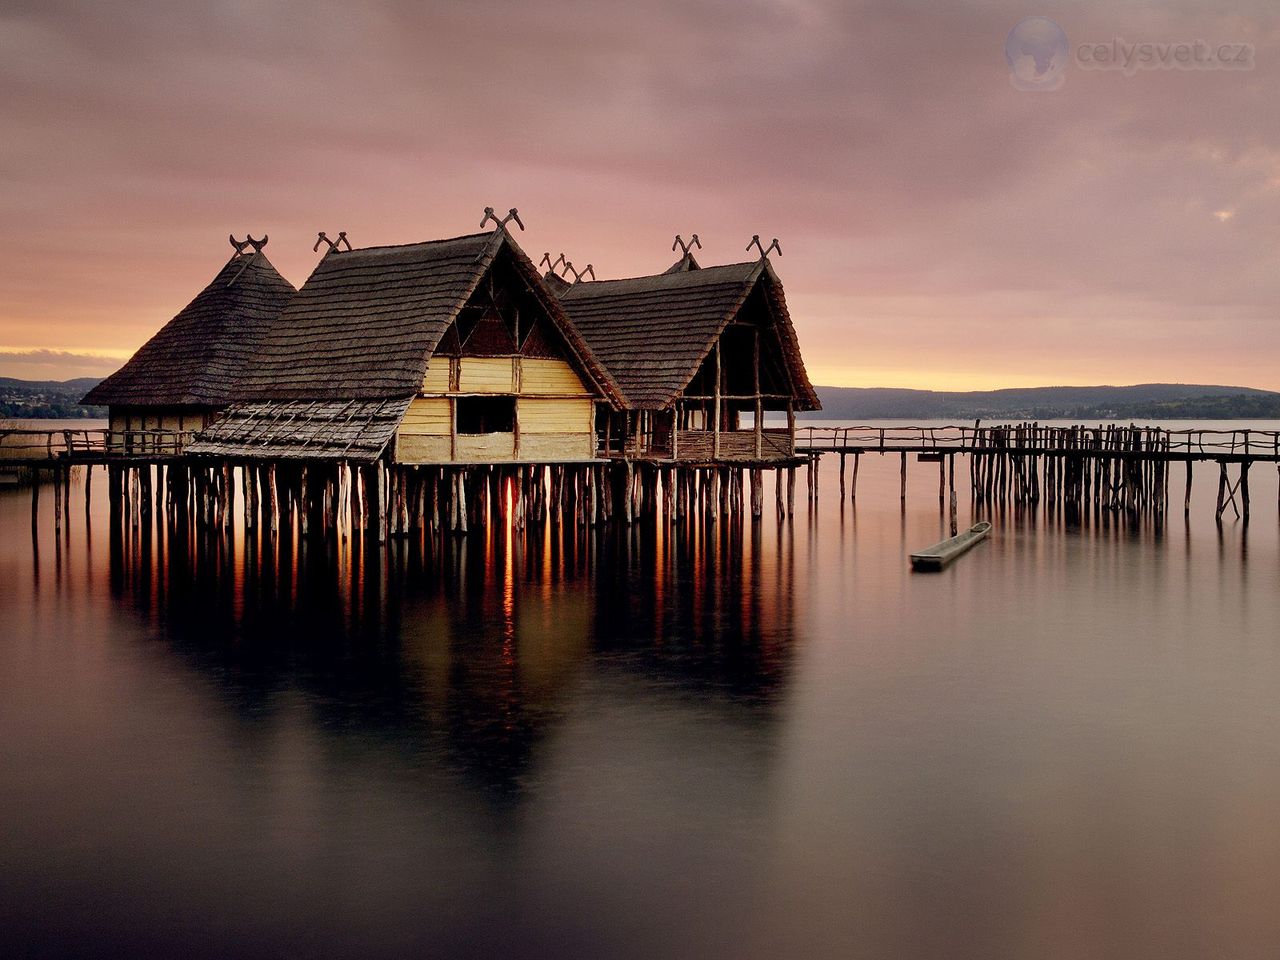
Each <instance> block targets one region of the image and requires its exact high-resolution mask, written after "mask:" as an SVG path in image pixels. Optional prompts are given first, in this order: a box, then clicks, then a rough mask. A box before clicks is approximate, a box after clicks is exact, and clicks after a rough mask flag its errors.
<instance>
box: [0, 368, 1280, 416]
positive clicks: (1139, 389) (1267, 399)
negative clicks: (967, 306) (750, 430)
mask: <svg viewBox="0 0 1280 960" xmlns="http://www.w3.org/2000/svg"><path fill="white" fill-rule="evenodd" d="M98 382H99V381H98V380H97V379H96V378H94V377H79V378H77V379H75V380H14V379H12V378H9V377H0V417H3V418H13V419H35V418H44V417H49V418H57V419H71V418H76V417H105V416H106V415H107V411H106V408H105V407H90V406H85V405H84V404H82V403H80V402H79V400H80V398H81V397H82V396H84V395H85V393H87V392H88V391H89V389H90V388H91V387H93V386H94V385H96V384H97V383H98ZM817 390H818V397H819V398H820V399H821V400H822V410H821V411H820V412H818V413H809V414H801V417H802V418H806V419H823V420H892V419H899V418H912V419H919V420H958V421H967V420H974V419H982V420H1010V419H1025V420H1057V419H1079V420H1127V419H1163V420H1277V419H1280V393H1273V392H1271V391H1268V390H1255V389H1253V388H1252V387H1224V386H1212V385H1206V384H1195V383H1141V384H1137V385H1135V386H1131V387H1018V388H1013V389H1009V390H975V391H969V392H963V393H949V392H944V391H940V390H899V389H896V388H892V387H818V388H817Z"/></svg>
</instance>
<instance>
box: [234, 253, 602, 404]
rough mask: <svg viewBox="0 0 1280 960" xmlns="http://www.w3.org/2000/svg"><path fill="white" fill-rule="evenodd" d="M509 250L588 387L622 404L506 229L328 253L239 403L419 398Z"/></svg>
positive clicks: (266, 347)
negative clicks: (444, 340) (437, 356)
mask: <svg viewBox="0 0 1280 960" xmlns="http://www.w3.org/2000/svg"><path fill="white" fill-rule="evenodd" d="M504 250H507V251H509V252H510V255H511V257H512V262H513V263H514V265H515V268H516V270H517V272H518V273H519V274H520V276H521V277H522V278H523V280H524V283H525V285H526V287H527V288H528V289H529V290H530V291H531V292H532V293H533V295H534V296H536V297H537V298H538V299H539V301H540V302H541V303H542V304H543V306H544V307H545V309H546V310H547V313H548V315H549V316H550V317H551V320H552V322H553V323H554V324H555V325H556V327H557V328H559V330H560V332H561V333H562V334H563V335H564V337H565V340H566V341H567V342H568V344H569V347H570V350H571V352H572V353H574V354H576V355H577V357H578V359H579V361H580V362H581V364H582V366H583V368H584V372H586V373H587V375H588V377H589V379H591V380H593V381H594V382H596V383H597V385H598V386H600V388H601V390H602V391H603V392H604V393H605V395H606V396H609V397H610V399H616V396H617V391H616V388H613V387H612V385H611V384H610V382H609V379H608V374H607V373H605V372H604V370H603V369H602V368H601V367H600V365H599V364H597V363H596V362H595V361H594V360H593V358H592V357H591V351H590V350H589V349H588V347H587V345H586V343H585V342H584V341H583V340H582V338H581V337H580V336H579V335H578V334H577V332H576V331H575V330H574V329H573V327H572V325H571V324H570V323H569V321H568V320H567V319H566V317H565V315H564V311H563V309H562V308H561V305H560V303H559V301H558V300H557V299H556V297H555V296H554V295H552V294H551V292H550V291H549V290H547V288H546V286H545V285H544V284H543V283H542V280H541V278H540V277H539V276H538V272H537V269H536V268H535V267H534V265H533V263H532V262H531V261H530V260H529V258H528V257H527V256H526V255H525V253H524V251H523V250H521V249H520V247H519V246H518V245H517V244H516V243H515V241H514V240H512V239H511V237H510V235H509V234H507V232H506V231H505V230H495V231H493V232H491V233H479V234H471V235H468V236H464V237H456V238H454V239H451V240H437V241H432V242H428V243H413V244H406V245H403V246H389V247H368V248H359V249H355V250H347V251H342V252H331V253H329V254H328V255H327V256H325V258H324V259H323V260H321V261H320V263H319V265H317V267H316V269H315V271H314V272H313V273H312V274H311V276H310V277H309V278H308V279H307V282H306V283H304V284H303V285H302V289H301V290H300V291H299V292H298V294H297V296H296V297H294V299H293V300H292V302H291V303H290V304H289V306H288V308H287V309H286V310H285V311H284V312H283V313H282V314H281V316H280V318H279V321H278V322H277V323H276V324H275V325H274V326H273V328H272V331H271V333H270V335H269V336H268V337H267V338H266V339H265V340H264V342H263V343H262V345H261V348H260V350H259V353H258V356H257V359H256V361H255V362H254V363H253V365H252V366H251V368H250V369H249V371H248V374H247V375H246V377H245V379H244V383H243V386H242V389H241V390H240V392H239V393H238V396H237V399H238V400H241V401H259V400H372V399H382V398H390V397H407V396H412V395H413V394H415V393H417V392H418V391H419V390H420V389H421V387H422V379H423V376H424V374H425V373H426V367H427V361H428V360H429V359H430V357H431V355H432V354H433V353H434V352H435V350H436V347H437V345H438V344H439V343H440V338H441V337H442V336H443V335H444V333H445V331H446V330H448V328H449V325H450V324H451V323H452V322H453V321H454V319H455V318H456V317H457V315H458V312H459V311H460V310H461V309H462V307H463V306H464V305H465V304H466V303H467V300H468V299H469V298H470V296H471V294H472V293H473V292H474V291H475V289H476V287H477V285H478V284H479V283H480V281H481V280H482V279H483V277H484V276H485V274H486V272H487V271H488V270H489V268H490V267H491V266H492V265H493V263H494V262H495V260H496V259H497V258H498V257H499V256H500V255H501V254H502V252H503V251H504Z"/></svg>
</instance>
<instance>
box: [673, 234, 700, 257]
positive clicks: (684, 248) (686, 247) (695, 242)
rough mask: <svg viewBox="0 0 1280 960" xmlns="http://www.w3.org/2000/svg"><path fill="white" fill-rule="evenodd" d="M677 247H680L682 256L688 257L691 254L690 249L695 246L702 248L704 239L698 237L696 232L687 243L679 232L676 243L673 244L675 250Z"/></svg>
mask: <svg viewBox="0 0 1280 960" xmlns="http://www.w3.org/2000/svg"><path fill="white" fill-rule="evenodd" d="M676 247H679V248H680V255H681V256H682V257H687V256H688V255H689V251H690V250H691V249H693V248H694V247H697V248H698V249H699V250H701V249H702V241H701V240H699V239H698V235H697V234H696V233H695V234H693V235H691V236H690V237H689V242H688V243H685V242H684V238H683V237H681V236H680V234H678V233H677V234H676V240H675V243H673V244H671V249H672V250H675V248H676Z"/></svg>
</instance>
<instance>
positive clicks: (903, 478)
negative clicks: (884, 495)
mask: <svg viewBox="0 0 1280 960" xmlns="http://www.w3.org/2000/svg"><path fill="white" fill-rule="evenodd" d="M899 457H900V458H901V460H902V471H901V473H902V476H901V481H900V483H899V487H900V490H901V498H902V502H903V503H906V502H907V455H906V454H905V453H902V454H899Z"/></svg>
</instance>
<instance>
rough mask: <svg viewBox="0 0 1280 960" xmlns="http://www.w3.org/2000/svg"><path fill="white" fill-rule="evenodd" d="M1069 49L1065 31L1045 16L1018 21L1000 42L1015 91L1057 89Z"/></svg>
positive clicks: (1064, 78)
mask: <svg viewBox="0 0 1280 960" xmlns="http://www.w3.org/2000/svg"><path fill="white" fill-rule="evenodd" d="M1069 52H1070V48H1069V46H1068V44H1067V35H1066V33H1065V32H1064V31H1063V29H1062V28H1061V27H1060V26H1058V25H1057V24H1056V23H1054V22H1053V21H1052V20H1050V19H1049V18H1048V17H1026V18H1024V19H1022V20H1019V21H1018V22H1017V23H1016V24H1014V26H1013V29H1012V30H1010V31H1009V36H1008V37H1006V38H1005V41H1004V58H1005V60H1006V61H1008V63H1009V80H1010V82H1011V83H1012V84H1013V85H1014V86H1015V87H1017V88H1018V89H1019V90H1057V89H1058V88H1059V87H1061V86H1062V84H1063V83H1065V82H1066V69H1067V57H1068V55H1069Z"/></svg>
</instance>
